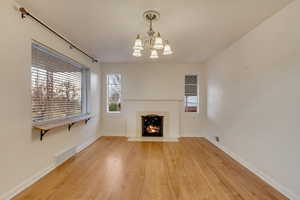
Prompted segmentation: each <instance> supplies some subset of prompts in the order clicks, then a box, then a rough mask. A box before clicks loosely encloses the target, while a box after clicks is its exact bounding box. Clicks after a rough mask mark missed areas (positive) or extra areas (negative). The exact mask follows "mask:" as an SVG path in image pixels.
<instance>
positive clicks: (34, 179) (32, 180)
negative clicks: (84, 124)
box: [0, 136, 101, 200]
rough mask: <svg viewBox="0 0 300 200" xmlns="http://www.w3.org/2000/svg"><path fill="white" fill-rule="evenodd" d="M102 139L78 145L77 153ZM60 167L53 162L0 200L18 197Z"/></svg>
mask: <svg viewBox="0 0 300 200" xmlns="http://www.w3.org/2000/svg"><path fill="white" fill-rule="evenodd" d="M100 137H101V136H95V137H91V138H90V139H88V140H87V141H85V142H84V143H82V144H80V145H78V146H77V148H76V152H77V153H79V152H80V151H82V150H83V149H85V148H87V147H88V146H89V145H91V144H92V143H94V142H95V141H96V140H98V139H99V138H100ZM58 166H59V165H58ZM58 166H56V165H55V163H54V162H53V164H51V165H50V166H49V167H47V168H45V169H43V170H41V171H39V172H37V173H36V174H34V175H32V176H31V177H29V178H27V179H26V180H25V181H23V182H22V183H20V184H19V185H17V186H16V187H14V188H12V189H11V190H10V191H8V192H6V193H4V194H2V195H1V196H0V200H10V199H12V198H13V197H15V196H16V195H18V194H19V193H21V192H22V191H24V190H25V189H26V188H28V187H29V186H31V185H32V184H34V183H35V182H37V181H38V180H40V179H41V178H43V177H44V176H46V175H47V174H48V173H50V172H51V171H52V170H54V169H55V168H56V167H58Z"/></svg>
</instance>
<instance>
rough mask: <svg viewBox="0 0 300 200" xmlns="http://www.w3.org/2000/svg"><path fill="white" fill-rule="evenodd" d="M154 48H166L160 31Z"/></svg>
mask: <svg viewBox="0 0 300 200" xmlns="http://www.w3.org/2000/svg"><path fill="white" fill-rule="evenodd" d="M153 48H155V49H163V48H164V45H163V39H162V38H161V36H160V33H159V32H158V33H157V36H156V37H155V41H154V46H153Z"/></svg>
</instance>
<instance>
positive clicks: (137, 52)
mask: <svg viewBox="0 0 300 200" xmlns="http://www.w3.org/2000/svg"><path fill="white" fill-rule="evenodd" d="M132 55H133V56H135V57H141V56H142V53H141V51H140V50H134V51H133V54H132Z"/></svg>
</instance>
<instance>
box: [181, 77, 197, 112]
mask: <svg viewBox="0 0 300 200" xmlns="http://www.w3.org/2000/svg"><path fill="white" fill-rule="evenodd" d="M184 107H185V112H198V76H197V75H186V76H185V96H184Z"/></svg>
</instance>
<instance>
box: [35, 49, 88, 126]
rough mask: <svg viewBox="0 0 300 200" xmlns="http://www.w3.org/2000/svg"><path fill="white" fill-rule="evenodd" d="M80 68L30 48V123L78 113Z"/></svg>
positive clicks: (79, 112) (80, 83)
mask: <svg viewBox="0 0 300 200" xmlns="http://www.w3.org/2000/svg"><path fill="white" fill-rule="evenodd" d="M82 74H83V69H82V68H80V67H78V66H77V64H76V63H75V62H74V61H72V60H70V59H69V58H67V57H65V56H62V55H59V54H57V53H56V52H54V51H51V50H49V49H46V48H45V47H41V46H40V45H37V44H33V45H32V67H31V80H32V120H33V122H41V121H48V120H53V119H60V118H66V117H69V116H75V115H80V114H81V113H82Z"/></svg>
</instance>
